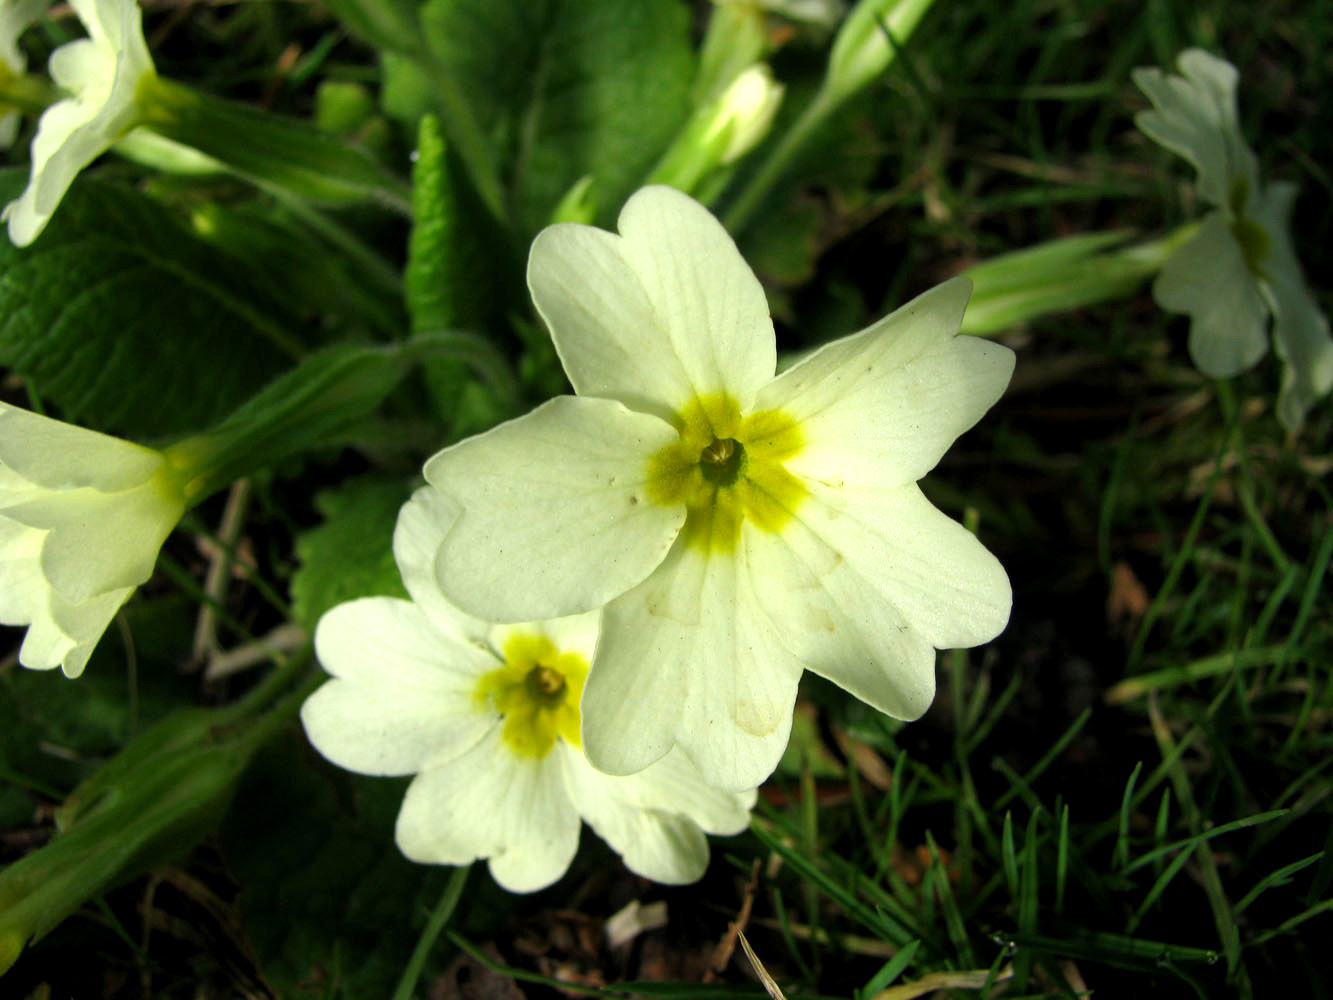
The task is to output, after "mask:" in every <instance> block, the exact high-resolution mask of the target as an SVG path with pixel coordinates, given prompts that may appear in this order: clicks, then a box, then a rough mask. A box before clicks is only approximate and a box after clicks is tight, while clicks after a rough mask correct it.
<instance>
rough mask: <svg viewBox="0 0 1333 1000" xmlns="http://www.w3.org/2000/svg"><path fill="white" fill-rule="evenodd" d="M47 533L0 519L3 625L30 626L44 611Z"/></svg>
mask: <svg viewBox="0 0 1333 1000" xmlns="http://www.w3.org/2000/svg"><path fill="white" fill-rule="evenodd" d="M44 538H45V532H43V531H41V530H39V529H36V528H30V527H28V526H27V525H26V524H19V523H18V522H17V521H10V520H8V519H6V518H3V517H0V625H27V624H28V623H29V622H31V621H32V620H33V618H34V617H36V616H37V615H38V614H39V613H41V609H42V608H43V607H45V602H44V600H43V594H44V593H45V591H46V590H47V589H48V584H47V582H46V577H44V576H42V566H41V553H42V541H43V540H44Z"/></svg>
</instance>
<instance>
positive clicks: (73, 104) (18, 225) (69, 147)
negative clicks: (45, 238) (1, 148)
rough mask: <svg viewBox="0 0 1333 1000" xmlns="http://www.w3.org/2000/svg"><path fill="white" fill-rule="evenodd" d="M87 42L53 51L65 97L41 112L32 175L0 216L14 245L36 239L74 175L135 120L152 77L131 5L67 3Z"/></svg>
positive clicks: (127, 0)
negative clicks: (140, 98) (140, 94)
mask: <svg viewBox="0 0 1333 1000" xmlns="http://www.w3.org/2000/svg"><path fill="white" fill-rule="evenodd" d="M70 5H71V6H72V7H73V8H74V11H75V13H76V14H78V15H79V20H81V21H82V22H83V24H84V27H86V28H87V29H88V37H87V38H81V39H79V40H78V41H74V42H70V43H68V44H67V45H62V46H61V47H60V48H58V49H56V50H55V51H54V52H53V53H51V61H50V64H49V69H50V72H51V77H52V79H53V80H55V82H56V84H57V85H59V86H60V87H61V89H63V90H64V91H66V92H67V93H68V94H69V96H68V97H66V98H65V99H63V100H60V101H57V102H56V103H55V104H53V105H51V106H50V107H49V108H47V109H46V111H45V113H44V114H43V115H42V117H41V120H40V121H39V122H38V124H37V135H36V137H35V138H34V139H33V141H32V176H31V178H30V179H29V181H28V186H27V188H26V189H25V190H24V192H23V194H21V195H20V196H19V197H18V198H17V199H16V200H15V201H12V202H10V203H9V205H8V206H6V208H5V211H4V216H3V218H5V219H7V220H8V221H9V238H10V240H11V241H13V243H14V244H15V245H16V246H27V245H28V244H29V243H31V242H32V241H33V240H35V239H36V238H37V237H38V236H39V235H40V234H41V231H42V229H43V228H45V226H46V223H47V221H48V220H49V219H50V218H51V216H52V214H53V213H54V212H55V210H56V206H57V205H59V204H60V199H61V198H62V197H64V194H65V192H66V191H67V190H69V186H70V184H72V183H73V182H74V178H75V177H76V176H77V175H78V173H79V171H80V170H82V169H83V168H84V167H86V166H87V165H88V164H90V163H92V162H93V160H95V159H97V157H98V156H100V155H101V154H102V153H104V152H105V151H106V150H107V149H108V148H109V147H110V146H111V145H112V144H113V143H114V142H116V141H117V140H118V139H120V138H121V137H122V136H124V135H125V134H126V133H128V132H129V131H130V129H132V128H133V127H134V126H135V125H136V124H138V122H139V117H140V109H139V105H138V102H137V100H136V94H137V93H138V91H139V87H140V84H141V83H142V82H143V81H144V80H145V79H148V78H152V77H154V76H155V75H156V71H155V70H154V68H153V61H152V58H151V57H150V56H149V54H148V45H147V43H146V42H145V41H144V37H143V17H142V15H141V13H140V11H139V5H138V3H137V2H136V0H70Z"/></svg>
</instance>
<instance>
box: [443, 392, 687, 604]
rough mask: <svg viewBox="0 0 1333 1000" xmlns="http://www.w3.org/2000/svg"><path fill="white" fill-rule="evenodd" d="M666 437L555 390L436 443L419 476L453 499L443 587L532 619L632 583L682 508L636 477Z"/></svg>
mask: <svg viewBox="0 0 1333 1000" xmlns="http://www.w3.org/2000/svg"><path fill="white" fill-rule="evenodd" d="M676 438H677V434H676V431H675V430H673V429H672V428H671V427H670V426H668V425H667V424H665V423H663V422H662V421H661V420H659V419H657V418H656V417H652V416H649V415H647V414H644V413H635V412H633V411H631V410H628V409H626V408H625V407H624V406H623V405H621V404H620V403H617V402H614V401H612V400H607V399H592V398H575V397H572V396H561V397H557V398H556V399H553V400H550V401H549V402H547V403H544V404H543V405H542V406H539V407H538V408H537V409H535V410H533V411H532V412H531V413H529V414H528V415H526V416H523V417H519V418H518V419H517V420H511V421H509V422H508V423H505V424H501V425H500V426H499V427H496V428H494V429H493V430H490V431H487V432H486V433H485V434H481V435H479V436H477V437H474V438H470V439H469V440H467V441H463V442H462V443H460V444H457V445H454V446H453V447H452V448H447V449H446V450H444V451H442V452H440V453H439V454H438V455H436V456H435V457H434V458H432V459H431V460H430V461H429V462H427V463H426V479H427V481H429V482H430V483H431V485H432V486H435V487H436V488H437V489H439V490H441V491H442V492H444V493H445V494H446V495H448V496H449V497H450V498H451V499H453V500H455V501H457V502H458V503H459V504H460V505H461V506H462V509H463V514H462V516H461V517H459V519H458V520H457V521H456V522H455V524H454V527H453V529H452V530H451V531H450V532H449V535H448V536H447V537H446V539H445V543H444V546H443V548H441V550H440V552H439V555H438V558H437V561H436V564H435V569H436V573H437V574H438V579H439V581H440V586H441V588H442V589H443V591H444V594H445V596H446V597H447V598H448V599H449V600H450V601H451V602H453V603H454V604H457V605H458V606H459V607H461V608H462V609H463V610H464V611H467V612H468V613H470V614H474V615H476V616H477V617H479V618H484V619H486V620H488V621H497V622H513V621H536V620H540V619H545V618H560V617H563V616H565V615H569V614H573V613H576V612H581V611H588V610H590V609H592V608H595V607H598V606H600V605H602V604H605V603H606V602H607V601H608V600H610V599H611V598H613V597H615V596H616V595H617V594H621V593H624V592H625V591H626V590H628V589H629V588H630V587H633V586H634V585H635V584H637V583H639V582H640V581H641V580H643V579H644V577H646V576H647V575H648V574H649V573H650V572H652V570H653V569H654V567H656V566H657V565H658V564H659V563H660V562H661V561H662V559H663V557H664V556H665V555H666V553H667V550H668V549H669V548H670V547H671V543H672V541H673V540H674V539H675V537H676V535H677V533H678V532H679V530H680V526H681V524H682V523H683V522H684V520H685V511H684V508H683V507H666V506H659V505H658V504H655V503H653V502H652V501H651V500H650V499H649V498H648V492H647V488H646V485H645V481H646V478H647V474H648V460H649V458H650V457H651V456H652V455H653V454H654V453H655V452H657V451H659V450H661V449H662V448H664V447H666V446H667V445H668V444H670V443H671V442H672V441H674V440H676Z"/></svg>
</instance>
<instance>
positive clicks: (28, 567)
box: [0, 404, 185, 677]
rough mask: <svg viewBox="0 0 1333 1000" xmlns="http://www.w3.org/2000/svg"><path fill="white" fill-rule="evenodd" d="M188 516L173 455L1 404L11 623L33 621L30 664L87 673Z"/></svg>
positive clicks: (6, 594)
mask: <svg viewBox="0 0 1333 1000" xmlns="http://www.w3.org/2000/svg"><path fill="white" fill-rule="evenodd" d="M184 512H185V500H184V493H183V490H182V483H181V477H180V475H179V474H178V472H177V470H175V469H174V468H173V467H172V465H171V464H170V463H169V462H168V461H167V460H166V457H165V456H164V455H163V454H162V453H161V452H158V451H153V450H152V449H151V448H143V447H140V446H139V445H136V444H131V443H130V442H128V441H121V440H119V439H118V438H113V437H107V436H106V435H105V434H98V433H97V432H95V431H90V430H84V429H83V428H81V427H74V426H72V425H70V424H65V423H61V422H60V421H58V420H51V419H49V418H47V417H43V416H39V415H38V414H36V413H29V412H28V411H27V410H22V409H18V408H17V407H13V406H8V405H5V404H0V623H3V624H5V625H27V626H28V634H27V636H26V637H25V639H24V641H23V646H22V648H21V649H20V650H19V662H20V663H22V664H23V665H24V666H25V667H31V668H32V669H34V670H51V669H53V668H55V667H57V666H59V667H60V668H61V669H62V670H63V671H64V672H65V675H66V676H68V677H77V676H79V674H81V673H83V668H84V666H85V665H86V664H87V662H88V657H89V656H91V655H92V651H93V648H94V647H95V646H96V645H97V641H98V640H99V639H100V638H101V637H102V633H103V632H104V631H106V627H107V625H108V624H110V622H111V619H112V617H113V616H114V615H115V613H116V611H117V610H119V608H120V606H121V605H122V604H124V603H125V601H126V600H128V599H129V596H130V594H131V593H133V591H134V588H135V587H137V586H138V585H139V584H141V583H143V582H144V581H145V580H147V579H148V577H149V576H151V575H152V572H153V564H154V563H155V562H156V561H157V553H158V550H159V549H160V548H161V547H162V543H163V541H165V540H166V537H167V535H168V534H169V533H170V532H171V529H172V528H173V527H174V526H175V525H176V522H177V521H179V520H180V517H181V515H182V514H183V513H184Z"/></svg>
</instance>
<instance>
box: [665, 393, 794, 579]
mask: <svg viewBox="0 0 1333 1000" xmlns="http://www.w3.org/2000/svg"><path fill="white" fill-rule="evenodd" d="M676 429H677V430H678V431H679V432H680V439H679V440H678V441H676V442H675V443H674V444H670V445H667V447H665V448H663V449H662V450H661V451H659V452H657V454H655V455H653V456H652V458H650V459H649V460H648V498H649V499H650V500H652V501H653V502H654V503H657V504H661V505H663V506H675V505H676V504H684V505H685V509H686V515H685V527H684V528H683V529H682V531H681V537H682V538H683V539H684V540H685V544H686V545H688V546H691V547H692V548H695V549H698V550H699V551H701V552H705V553H707V552H713V551H718V552H730V551H733V550H734V549H735V548H736V544H737V542H739V541H740V536H741V524H742V523H743V522H744V521H749V522H750V523H751V524H754V525H755V526H756V527H758V528H762V529H763V530H764V531H774V532H776V531H780V530H782V528H783V527H784V526H785V525H786V524H787V522H788V521H790V520H791V518H792V515H793V514H794V513H795V512H796V509H797V508H798V507H799V506H800V504H801V501H802V500H804V499H805V498H806V496H808V495H809V492H808V491H807V490H806V488H805V486H804V485H803V484H802V483H801V481H800V480H799V479H797V478H796V476H794V475H792V474H791V473H790V472H788V471H787V469H786V466H785V465H784V463H785V462H787V461H788V460H789V459H791V458H793V457H794V456H795V455H797V454H798V453H799V452H800V450H801V448H802V447H803V446H804V445H805V438H804V435H803V434H802V433H801V428H800V425H799V424H798V423H797V422H796V420H794V419H793V418H792V417H790V416H788V415H787V414H785V413H783V412H782V411H781V410H758V411H756V412H754V413H751V414H750V415H749V416H747V417H742V416H741V413H740V407H739V406H737V404H736V401H735V400H734V399H732V398H731V397H730V396H728V395H726V394H725V393H714V394H710V395H707V396H699V397H697V398H695V399H693V400H691V401H690V403H689V404H688V405H686V406H685V408H684V409H682V410H681V412H680V413H679V414H678V415H677V418H676Z"/></svg>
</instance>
